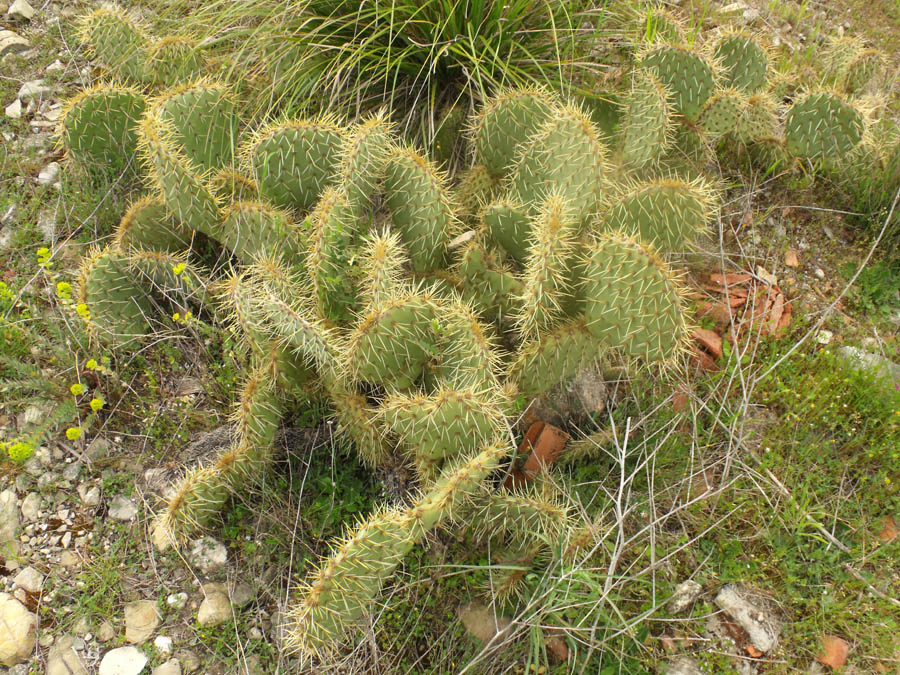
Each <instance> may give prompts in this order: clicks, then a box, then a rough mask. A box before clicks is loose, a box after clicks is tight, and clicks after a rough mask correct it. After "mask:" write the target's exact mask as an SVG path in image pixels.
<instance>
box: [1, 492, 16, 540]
mask: <svg viewBox="0 0 900 675" xmlns="http://www.w3.org/2000/svg"><path fill="white" fill-rule="evenodd" d="M18 529H19V507H18V505H17V504H16V493H15V492H13V491H12V490H4V491H3V492H0V544H5V543H7V542H10V541H13V540H14V539H15V538H16V530H18Z"/></svg>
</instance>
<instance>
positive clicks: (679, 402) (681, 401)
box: [672, 391, 688, 412]
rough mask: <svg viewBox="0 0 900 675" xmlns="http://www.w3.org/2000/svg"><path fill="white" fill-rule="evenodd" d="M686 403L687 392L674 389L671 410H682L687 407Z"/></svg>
mask: <svg viewBox="0 0 900 675" xmlns="http://www.w3.org/2000/svg"><path fill="white" fill-rule="evenodd" d="M687 404H688V395H687V392H684V391H676V392H675V393H674V394H672V410H674V411H675V412H681V411H682V410H684V409H685V408H687Z"/></svg>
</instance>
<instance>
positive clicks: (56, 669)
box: [46, 635, 88, 675]
mask: <svg viewBox="0 0 900 675" xmlns="http://www.w3.org/2000/svg"><path fill="white" fill-rule="evenodd" d="M72 643H73V639H72V638H71V637H70V636H68V635H65V636H63V637H61V638H59V639H58V640H57V641H56V643H55V644H54V645H53V647H52V648H51V649H50V654H49V656H48V657H47V671H46V675H88V670H87V668H85V667H84V663H82V661H81V657H80V656H78V652H76V651H75V648H74V647H73V646H72Z"/></svg>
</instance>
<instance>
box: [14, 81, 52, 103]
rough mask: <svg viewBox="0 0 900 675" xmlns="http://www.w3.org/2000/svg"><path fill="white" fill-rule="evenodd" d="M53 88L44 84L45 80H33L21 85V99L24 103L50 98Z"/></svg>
mask: <svg viewBox="0 0 900 675" xmlns="http://www.w3.org/2000/svg"><path fill="white" fill-rule="evenodd" d="M52 93H53V88H52V87H49V86H47V85H46V84H44V81H43V80H31V81H30V82H26V83H25V84H23V85H22V86H21V87H19V94H18V96H19V99H20V100H21V101H22V103H28V102H29V101H34V100H40V99H43V98H48V97H49V96H50V94H52Z"/></svg>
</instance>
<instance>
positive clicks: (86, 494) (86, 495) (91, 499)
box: [78, 483, 100, 506]
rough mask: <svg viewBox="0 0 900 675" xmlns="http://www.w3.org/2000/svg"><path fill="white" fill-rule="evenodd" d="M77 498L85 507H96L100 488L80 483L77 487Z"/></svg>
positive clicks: (98, 501)
mask: <svg viewBox="0 0 900 675" xmlns="http://www.w3.org/2000/svg"><path fill="white" fill-rule="evenodd" d="M78 496H79V497H81V501H82V503H84V505H85V506H97V504H99V503H100V488H98V487H97V486H96V485H95V486H93V487H90V486H88V485H86V484H84V483H82V484H81V485H79V486H78Z"/></svg>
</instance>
